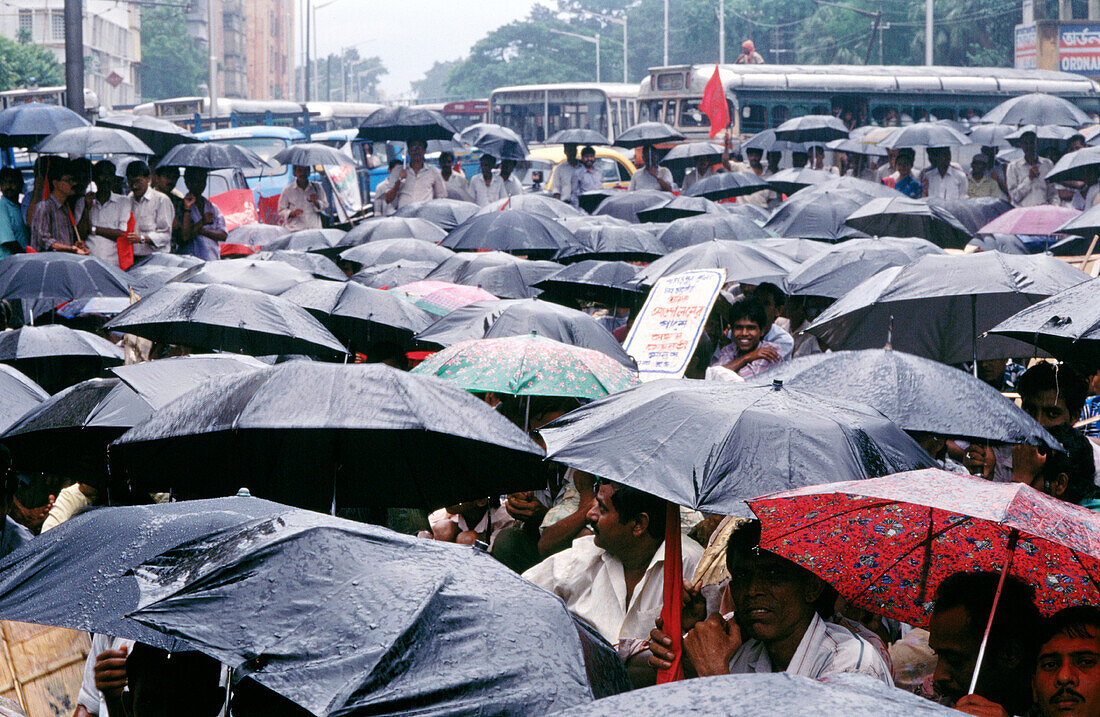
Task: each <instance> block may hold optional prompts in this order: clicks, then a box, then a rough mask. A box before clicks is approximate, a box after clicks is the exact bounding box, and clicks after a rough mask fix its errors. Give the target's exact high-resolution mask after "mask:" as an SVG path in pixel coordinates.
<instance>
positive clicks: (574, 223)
mask: <svg viewBox="0 0 1100 717" xmlns="http://www.w3.org/2000/svg"><path fill="white" fill-rule="evenodd" d="M558 221H560V222H561V225H562V226H563V227H565V228H566V229H568V230H569V231H571V232H576V231H577V230H578V229H580V228H581V227H628V226H630V225H631V224H632V223H634V222H628V221H625V220H623V219H617V218H616V217H613V216H611V215H610V214H582V215H580V216H577V217H566V218H565V219H559V220H558Z"/></svg>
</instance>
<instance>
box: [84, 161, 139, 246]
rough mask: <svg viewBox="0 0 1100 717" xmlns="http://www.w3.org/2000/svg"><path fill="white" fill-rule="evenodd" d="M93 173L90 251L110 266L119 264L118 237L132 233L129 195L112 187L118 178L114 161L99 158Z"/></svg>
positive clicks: (121, 237) (124, 236)
mask: <svg viewBox="0 0 1100 717" xmlns="http://www.w3.org/2000/svg"><path fill="white" fill-rule="evenodd" d="M93 176H94V179H95V186H96V191H95V194H93V195H91V196H90V198H89V200H88V201H89V211H90V214H91V233H90V234H89V235H88V252H89V253H90V254H91V255H92V256H94V257H96V258H98V259H102V260H103V261H104V262H105V263H107V264H108V265H110V266H120V264H119V261H118V256H119V252H118V241H119V239H127V238H128V236H129V234H128V233H127V231H126V226H127V224H129V222H130V213H131V202H130V197H127V196H123V195H121V194H116V193H115V192H113V191H111V185H112V184H113V182H114V178H115V165H114V163H113V162H110V161H109V160H106V159H104V160H100V161H99V162H97V163H96V165H95V170H94V172H93ZM123 268H127V267H123Z"/></svg>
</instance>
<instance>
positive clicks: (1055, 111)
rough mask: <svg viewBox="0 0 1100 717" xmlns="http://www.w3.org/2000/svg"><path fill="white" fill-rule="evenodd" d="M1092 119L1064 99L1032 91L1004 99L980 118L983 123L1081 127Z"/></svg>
mask: <svg viewBox="0 0 1100 717" xmlns="http://www.w3.org/2000/svg"><path fill="white" fill-rule="evenodd" d="M1091 122H1092V120H1091V119H1090V118H1089V116H1088V115H1087V114H1085V112H1083V111H1082V110H1081V109H1080V108H1078V107H1077V105H1075V104H1073V103H1072V102H1070V101H1069V100H1067V99H1063V98H1061V97H1056V96H1054V95H1047V94H1043V93H1041V92H1032V93H1030V94H1026V95H1019V96H1017V97H1013V98H1011V99H1007V100H1005V101H1004V102H1002V103H1001V104H999V105H997V106H996V107H994V108H993V109H991V110H989V112H986V113H985V116H984V117H982V123H983V124H1008V125H1025V124H1035V125H1062V126H1063V127H1084V126H1085V125H1087V124H1090V123H1091Z"/></svg>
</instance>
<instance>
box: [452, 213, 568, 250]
mask: <svg viewBox="0 0 1100 717" xmlns="http://www.w3.org/2000/svg"><path fill="white" fill-rule="evenodd" d="M573 242H574V239H573V233H572V232H571V231H569V230H568V229H566V228H565V227H563V226H562V225H561V224H558V223H557V222H556V221H554V220H553V219H547V218H546V217H543V216H539V215H538V214H532V213H530V212H524V211H519V210H515V211H507V212H491V213H489V214H477V215H474V216H472V217H470V218H469V219H467V220H466V221H464V222H463V223H462V224H460V225H458V226H457V227H456V228H455V229H453V230H452V231H451V233H450V234H448V235H447V237H446V238H445V239H443V241H441V242H440V244H441V245H442V246H445V247H447V248H448V249H454V250H455V251H483V250H487V249H488V250H495V251H504V252H514V253H517V254H526V255H529V256H531V257H533V258H534V257H536V256H537V257H538V258H544V257H545V258H549V257H551V256H553V255H554V254H556V253H557V252H558V251H559V250H561V249H564V248H565V247H567V246H569V245H570V244H571V243H573Z"/></svg>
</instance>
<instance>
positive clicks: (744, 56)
mask: <svg viewBox="0 0 1100 717" xmlns="http://www.w3.org/2000/svg"><path fill="white" fill-rule="evenodd" d="M733 62H734V64H737V65H763V64H764V57H763V56H762V55H761V54H760V53H759V52H757V51H756V45H754V44H753V41H752V40H745V41H744V42H742V43H741V54H740V55H738V56H737V59H736V60H734V61H733Z"/></svg>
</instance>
